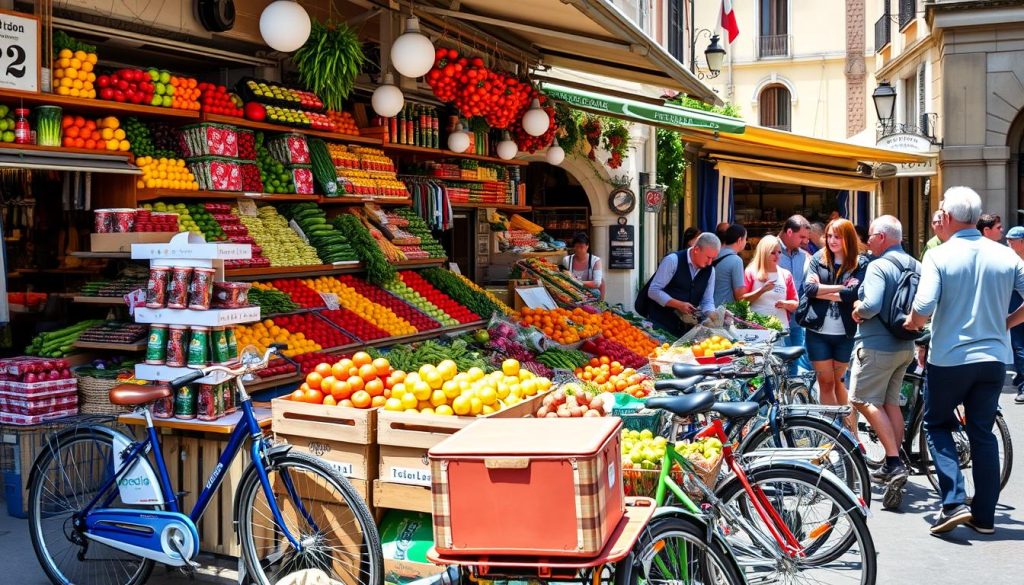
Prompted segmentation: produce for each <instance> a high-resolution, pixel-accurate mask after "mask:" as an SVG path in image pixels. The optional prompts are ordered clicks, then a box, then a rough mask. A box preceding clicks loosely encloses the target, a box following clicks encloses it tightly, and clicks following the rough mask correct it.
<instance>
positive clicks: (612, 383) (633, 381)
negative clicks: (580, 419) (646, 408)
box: [574, 356, 654, 398]
mask: <svg viewBox="0 0 1024 585" xmlns="http://www.w3.org/2000/svg"><path fill="white" fill-rule="evenodd" d="M574 373H575V374H576V377H577V378H579V379H580V380H583V381H584V382H592V383H594V384H595V385H596V386H597V388H598V390H600V391H601V392H625V393H626V394H629V395H630V396H632V397H634V398H645V397H646V396H647V395H648V394H650V393H651V390H652V389H653V387H654V386H653V384H652V382H651V379H650V377H649V376H645V375H643V374H640V373H637V371H636V369H634V368H627V367H624V366H623V365H622V364H620V363H619V362H617V361H614V360H612V359H610V358H608V356H601V357H600V358H592V359H591V360H590V362H589V363H587V365H586V366H582V367H578V368H576V370H575V372H574Z"/></svg>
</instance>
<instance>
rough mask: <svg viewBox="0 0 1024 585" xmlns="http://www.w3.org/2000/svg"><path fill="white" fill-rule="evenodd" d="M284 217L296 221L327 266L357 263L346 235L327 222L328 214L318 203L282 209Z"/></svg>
mask: <svg viewBox="0 0 1024 585" xmlns="http://www.w3.org/2000/svg"><path fill="white" fill-rule="evenodd" d="M281 211H282V213H283V214H284V216H285V217H286V218H288V219H290V220H292V221H294V222H295V223H296V224H297V225H298V226H299V228H300V229H302V233H304V234H305V235H306V238H307V239H308V240H309V244H310V245H311V246H313V247H314V248H316V252H317V256H319V257H320V259H321V260H323V261H324V263H325V264H333V263H334V262H355V261H356V259H357V258H356V253H355V251H353V249H352V246H351V245H350V244H349V241H348V238H346V237H345V235H344V233H343V232H342V231H341V230H339V229H338V228H336V227H335V226H334V225H332V224H331V223H329V222H328V221H327V212H325V211H324V210H323V209H321V208H320V207H317V204H316V203H313V202H312V201H306V202H303V203H298V204H296V205H292V206H289V207H286V208H282V210H281Z"/></svg>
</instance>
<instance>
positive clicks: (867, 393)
mask: <svg viewBox="0 0 1024 585" xmlns="http://www.w3.org/2000/svg"><path fill="white" fill-rule="evenodd" d="M853 354H854V355H853V366H852V367H851V368H850V400H851V401H852V402H857V403H860V404H871V405H873V406H882V405H884V404H893V405H898V404H899V403H900V388H901V387H902V386H903V376H904V374H906V373H907V366H909V365H910V363H911V362H912V361H914V350H912V349H906V350H901V351H879V350H877V349H866V348H865V347H864V346H863V345H861V344H859V343H858V344H857V347H855V348H854V351H853Z"/></svg>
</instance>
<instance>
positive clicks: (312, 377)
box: [306, 372, 324, 389]
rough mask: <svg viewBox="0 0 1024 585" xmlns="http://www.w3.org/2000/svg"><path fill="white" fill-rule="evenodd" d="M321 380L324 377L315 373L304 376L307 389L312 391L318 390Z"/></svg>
mask: <svg viewBox="0 0 1024 585" xmlns="http://www.w3.org/2000/svg"><path fill="white" fill-rule="evenodd" d="M323 380H324V377H323V376H321V375H320V374H318V373H316V372H310V373H309V375H307V376H306V384H309V387H310V388H314V389H319V388H320V382H323Z"/></svg>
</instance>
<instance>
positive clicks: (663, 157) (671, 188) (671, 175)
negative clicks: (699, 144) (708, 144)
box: [657, 128, 686, 203]
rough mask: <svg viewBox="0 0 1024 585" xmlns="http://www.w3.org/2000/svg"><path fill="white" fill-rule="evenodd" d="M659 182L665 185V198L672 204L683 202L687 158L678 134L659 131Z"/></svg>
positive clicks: (660, 129) (669, 131) (661, 129)
mask: <svg viewBox="0 0 1024 585" xmlns="http://www.w3.org/2000/svg"><path fill="white" fill-rule="evenodd" d="M657 135H658V136H657V140H658V160H657V173H658V178H657V181H658V183H659V184H661V185H665V196H666V197H667V198H668V200H669V201H670V202H672V203H675V202H678V201H682V199H683V194H684V191H685V184H686V156H685V151H684V146H683V141H682V140H681V139H680V136H679V133H678V132H673V131H671V130H665V129H664V128H658V129H657Z"/></svg>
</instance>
